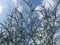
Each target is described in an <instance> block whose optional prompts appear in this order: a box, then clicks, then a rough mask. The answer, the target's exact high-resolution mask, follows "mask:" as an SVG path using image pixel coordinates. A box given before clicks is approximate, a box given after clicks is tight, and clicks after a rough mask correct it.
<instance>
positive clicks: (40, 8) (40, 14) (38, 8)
mask: <svg viewBox="0 0 60 45" xmlns="http://www.w3.org/2000/svg"><path fill="white" fill-rule="evenodd" d="M35 10H39V11H41V10H43V8H42V7H41V6H40V5H38V6H37V7H36V8H35ZM39 11H37V13H38V14H39V19H42V18H43V15H42V13H41V12H39Z"/></svg>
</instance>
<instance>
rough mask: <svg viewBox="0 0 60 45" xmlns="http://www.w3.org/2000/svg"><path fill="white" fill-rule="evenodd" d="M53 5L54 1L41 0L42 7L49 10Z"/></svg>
mask: <svg viewBox="0 0 60 45" xmlns="http://www.w3.org/2000/svg"><path fill="white" fill-rule="evenodd" d="M49 4H50V5H52V6H53V5H54V1H53V0H43V4H42V5H44V6H45V7H46V8H49V7H50V5H49Z"/></svg>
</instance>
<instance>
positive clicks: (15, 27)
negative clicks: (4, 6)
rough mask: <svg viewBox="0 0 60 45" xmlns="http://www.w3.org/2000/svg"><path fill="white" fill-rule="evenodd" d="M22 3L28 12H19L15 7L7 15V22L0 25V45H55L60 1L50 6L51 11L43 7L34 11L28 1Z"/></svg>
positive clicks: (59, 21)
mask: <svg viewBox="0 0 60 45" xmlns="http://www.w3.org/2000/svg"><path fill="white" fill-rule="evenodd" d="M23 1H24V2H25V4H27V6H28V8H29V11H28V12H27V11H23V12H20V11H18V10H17V7H16V8H14V9H13V10H12V11H11V13H10V14H9V15H8V17H7V19H6V20H7V21H6V22H4V23H0V25H1V26H0V27H1V33H0V45H2V44H4V45H10V44H11V45H55V43H56V39H58V38H54V35H55V33H56V30H57V29H58V28H60V19H59V17H60V15H58V16H57V11H58V7H59V5H60V1H58V2H57V3H56V5H55V6H54V7H52V6H51V5H50V7H51V8H52V9H53V10H52V9H50V8H48V9H46V8H45V6H41V7H42V8H43V9H42V10H36V9H35V8H36V7H35V8H32V3H31V2H30V1H28V2H27V1H25V0H23ZM37 11H38V12H39V13H41V14H42V15H43V17H42V19H39V14H38V13H37ZM23 13H26V14H23ZM25 15H27V17H24V16H25ZM57 24H58V25H57Z"/></svg>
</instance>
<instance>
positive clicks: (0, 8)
mask: <svg viewBox="0 0 60 45" xmlns="http://www.w3.org/2000/svg"><path fill="white" fill-rule="evenodd" d="M2 10H3V6H1V5H0V13H2Z"/></svg>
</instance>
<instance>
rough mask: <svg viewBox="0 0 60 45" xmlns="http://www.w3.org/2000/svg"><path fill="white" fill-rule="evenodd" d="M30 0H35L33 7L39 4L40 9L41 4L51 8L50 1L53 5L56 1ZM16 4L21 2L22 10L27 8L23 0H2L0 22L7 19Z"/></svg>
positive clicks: (0, 2) (0, 1) (0, 3)
mask: <svg viewBox="0 0 60 45" xmlns="http://www.w3.org/2000/svg"><path fill="white" fill-rule="evenodd" d="M27 1H28V0H27ZM30 1H31V2H32V1H33V4H32V6H33V7H36V6H37V8H36V9H38V10H39V9H40V8H39V5H45V7H46V8H49V4H48V3H50V4H51V5H52V6H53V5H54V4H55V3H56V2H55V1H54V0H30ZM16 4H21V6H22V10H23V9H26V8H27V5H26V4H25V3H24V2H23V1H22V0H0V22H3V21H5V19H6V17H7V15H8V14H9V12H10V11H9V9H14V7H16V6H17V5H16ZM18 10H20V9H18ZM22 10H21V11H22ZM24 14H25V13H24ZM25 16H26V15H25ZM41 17H42V16H41Z"/></svg>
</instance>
